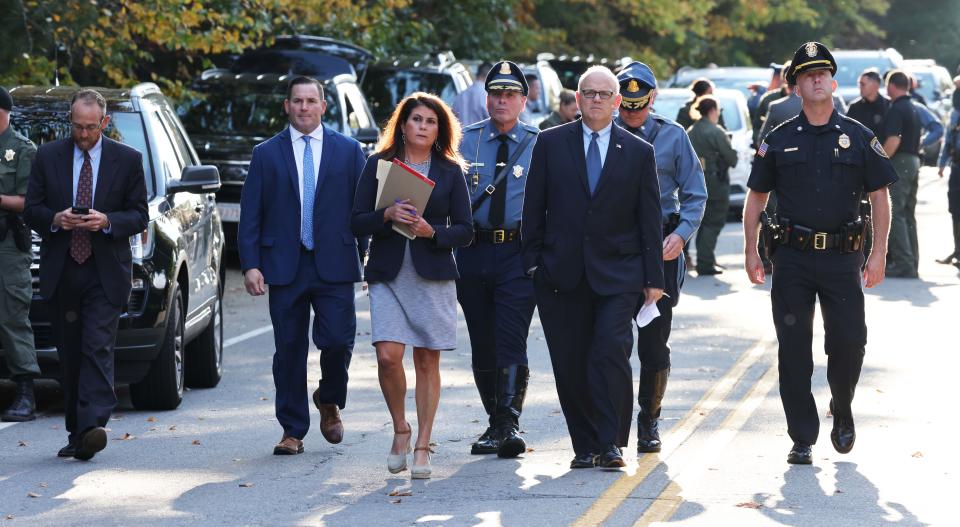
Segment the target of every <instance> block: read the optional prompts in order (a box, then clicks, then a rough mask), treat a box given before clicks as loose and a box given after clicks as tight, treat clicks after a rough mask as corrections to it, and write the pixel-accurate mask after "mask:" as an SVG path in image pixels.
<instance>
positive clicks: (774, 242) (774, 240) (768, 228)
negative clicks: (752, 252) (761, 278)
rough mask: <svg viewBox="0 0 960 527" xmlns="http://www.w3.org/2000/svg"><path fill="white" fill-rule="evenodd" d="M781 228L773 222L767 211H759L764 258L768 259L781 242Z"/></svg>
mask: <svg viewBox="0 0 960 527" xmlns="http://www.w3.org/2000/svg"><path fill="white" fill-rule="evenodd" d="M783 234H784V233H783V229H782V228H781V226H780V225H779V224H777V223H774V222H773V220H771V219H770V216H769V215H768V214H767V211H765V210H764V211H761V212H760V236H761V237H763V248H764V252H765V253H766V254H764V255H763V256H764V258H765V259H767V260H769V259H770V257H771V256H773V254H774V253H775V252H777V247H779V246H780V244H781V243H783Z"/></svg>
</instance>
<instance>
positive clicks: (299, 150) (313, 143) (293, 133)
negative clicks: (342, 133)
mask: <svg viewBox="0 0 960 527" xmlns="http://www.w3.org/2000/svg"><path fill="white" fill-rule="evenodd" d="M304 135H309V136H310V150H311V152H312V153H313V167H310V169H311V174H312V176H313V182H314V185H313V188H314V189H316V188H317V185H316V182H317V176H318V174H319V173H320V155H321V153H323V125H320V126H318V127H317V128H316V130H314V131H312V132H310V133H309V134H302V133H300V132H299V131H298V130H297V129H296V128H294V127H292V126H291V127H290V140H291V141H292V142H293V159H294V161H296V163H297V181H298V182H299V183H300V210H303V151H304V149H305V148H306V146H307V143H306V141H304V140H303V139H302V137H303V136H304Z"/></svg>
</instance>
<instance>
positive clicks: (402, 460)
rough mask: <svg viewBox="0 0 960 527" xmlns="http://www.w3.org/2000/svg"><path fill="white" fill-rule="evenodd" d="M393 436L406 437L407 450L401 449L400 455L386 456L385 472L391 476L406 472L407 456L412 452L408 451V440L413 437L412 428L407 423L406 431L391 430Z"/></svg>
mask: <svg viewBox="0 0 960 527" xmlns="http://www.w3.org/2000/svg"><path fill="white" fill-rule="evenodd" d="M393 433H394V435H406V436H409V437H407V448H405V449H403V453H402V454H388V455H387V470H389V471H390V473H391V474H397V473H398V472H403V471H404V470H407V454H409V453H410V452H412V450H411V449H410V439H411V438H412V437H413V428H411V427H410V423H407V431H406V432H401V431H399V430H397V429H396V428H394V429H393Z"/></svg>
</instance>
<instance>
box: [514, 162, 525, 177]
mask: <svg viewBox="0 0 960 527" xmlns="http://www.w3.org/2000/svg"><path fill="white" fill-rule="evenodd" d="M513 177H515V178H517V179H520V178H522V177H523V167H522V166H520V165H513Z"/></svg>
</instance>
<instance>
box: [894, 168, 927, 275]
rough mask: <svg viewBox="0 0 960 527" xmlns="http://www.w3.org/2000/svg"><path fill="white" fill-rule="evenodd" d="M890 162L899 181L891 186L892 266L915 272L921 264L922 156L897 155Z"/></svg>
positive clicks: (899, 269)
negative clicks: (919, 192) (919, 202)
mask: <svg viewBox="0 0 960 527" xmlns="http://www.w3.org/2000/svg"><path fill="white" fill-rule="evenodd" d="M891 161H892V162H893V168H894V169H895V170H896V171H897V176H899V177H900V180H899V181H897V182H896V183H894V184H893V185H890V217H891V221H890V241H889V244H888V246H889V250H890V265H891V266H892V267H893V268H894V269H896V270H898V271H911V270H912V271H914V272H916V270H917V267H918V265H919V263H920V251H919V246H918V244H917V216H916V211H917V187H918V184H919V182H918V180H919V176H920V158H919V157H917V156H915V155H913V154H895V155H894V156H893V158H892V159H891Z"/></svg>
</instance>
